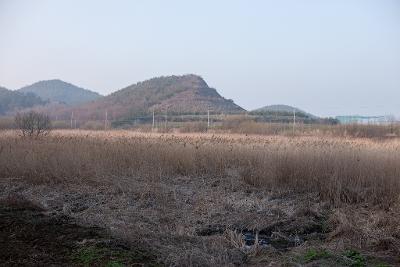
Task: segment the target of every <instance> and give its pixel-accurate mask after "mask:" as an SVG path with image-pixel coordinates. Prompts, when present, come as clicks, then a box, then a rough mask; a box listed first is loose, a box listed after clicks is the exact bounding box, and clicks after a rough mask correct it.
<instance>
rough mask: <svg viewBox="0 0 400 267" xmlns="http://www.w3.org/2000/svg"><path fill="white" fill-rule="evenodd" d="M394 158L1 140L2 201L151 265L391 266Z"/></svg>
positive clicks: (167, 143)
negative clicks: (117, 241)
mask: <svg viewBox="0 0 400 267" xmlns="http://www.w3.org/2000/svg"><path fill="white" fill-rule="evenodd" d="M399 149H400V140H399V139H378V140H376V139H367V138H364V139H360V138H346V137H334V136H331V137H328V136H326V135H323V136H320V135H314V136H293V137H291V136H261V135H260V136H258V135H252V136H247V135H244V134H222V133H221V134H216V133H215V134H212V133H204V134H190V133H185V134H184V133H165V134H161V133H139V132H130V131H122V130H119V131H107V132H105V131H66V130H65V131H54V132H52V134H51V135H50V136H47V137H44V138H38V139H30V138H21V137H19V136H17V134H16V133H15V132H13V131H4V132H2V133H1V136H0V176H1V178H2V179H1V183H0V186H1V193H0V194H1V195H0V196H1V197H2V198H3V199H9V198H10V197H17V198H23V199H26V200H27V201H29V202H32V203H34V204H35V205H37V206H40V207H42V208H43V209H44V210H46V211H47V212H48V213H52V214H53V213H54V214H63V215H66V216H69V217H71V218H74V219H76V220H77V221H78V222H79V223H80V224H82V225H96V226H101V227H104V228H106V229H108V230H109V231H110V232H111V233H112V235H114V236H118V237H121V238H123V239H126V240H128V241H129V242H133V243H134V244H137V245H138V246H139V245H140V246H141V247H144V248H146V249H148V250H149V251H152V253H154V254H155V255H157V261H158V262H159V264H160V265H171V266H230V265H254V266H266V265H270V266H298V265H299V264H302V265H306V266H308V265H309V266H321V265H322V266H324V265H328V266H396V265H399V264H400V262H399V258H398V255H399V254H400V227H399V225H398V222H399V221H400V217H399V214H400V213H399V212H400V208H399V207H400V206H399V204H400V199H399V192H400V153H399V152H400V151H399ZM357 264H358V265H357Z"/></svg>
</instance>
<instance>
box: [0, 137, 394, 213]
mask: <svg viewBox="0 0 400 267" xmlns="http://www.w3.org/2000/svg"><path fill="white" fill-rule="evenodd" d="M399 148H400V142H399V141H397V140H392V141H380V142H375V141H371V140H354V139H353V140H347V139H340V138H330V139H327V138H318V137H297V138H287V137H260V136H259V137H256V136H253V137H243V136H235V135H193V134H192V135H183V134H162V135H160V134H141V133H128V132H111V133H104V132H98V133H93V132H68V133H63V132H56V133H55V134H54V135H53V136H51V137H49V138H45V139H41V140H31V139H21V138H19V137H14V136H13V135H3V136H2V137H1V138H0V163H1V164H0V176H1V177H25V178H30V179H32V181H35V180H38V179H44V180H50V181H51V180H56V181H59V180H70V179H78V180H79V179H84V180H96V179H99V178H106V179H107V178H109V177H120V176H124V177H129V176H142V177H144V176H145V177H148V178H149V179H151V178H152V177H160V176H176V175H184V176H191V177H198V176H216V177H221V178H228V179H229V175H230V174H231V173H232V172H236V173H238V174H239V175H240V176H241V178H242V179H243V180H244V181H246V182H247V183H249V184H251V185H254V186H261V187H264V188H266V189H268V190H279V191H287V192H296V193H314V192H315V193H318V194H319V196H320V197H321V198H322V199H324V200H328V201H330V202H331V203H332V204H333V205H336V206H337V205H340V204H341V203H364V202H367V203H370V204H374V205H375V204H381V205H383V206H386V207H387V206H389V205H391V204H392V203H394V202H396V201H397V200H398V195H399V194H398V193H399V192H400V179H399V177H400V164H399V162H400V154H399V153H398V151H399Z"/></svg>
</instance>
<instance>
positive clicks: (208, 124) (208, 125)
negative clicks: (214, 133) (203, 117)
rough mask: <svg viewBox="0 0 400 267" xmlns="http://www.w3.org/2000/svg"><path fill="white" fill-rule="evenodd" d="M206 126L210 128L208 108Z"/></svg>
mask: <svg viewBox="0 0 400 267" xmlns="http://www.w3.org/2000/svg"><path fill="white" fill-rule="evenodd" d="M207 128H210V110H209V109H208V110H207Z"/></svg>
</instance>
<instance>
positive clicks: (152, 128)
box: [151, 110, 154, 131]
mask: <svg viewBox="0 0 400 267" xmlns="http://www.w3.org/2000/svg"><path fill="white" fill-rule="evenodd" d="M151 130H152V131H154V110H153V125H152V126H151Z"/></svg>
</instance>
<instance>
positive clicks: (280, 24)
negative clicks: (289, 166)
mask: <svg viewBox="0 0 400 267" xmlns="http://www.w3.org/2000/svg"><path fill="white" fill-rule="evenodd" d="M0 38H1V39H0V85H3V86H5V87H7V88H10V89H17V88H19V87H21V86H24V85H27V84H31V83H34V82H36V81H38V80H47V79H54V78H59V79H62V80H65V81H67V82H71V83H74V84H76V85H79V86H82V87H85V88H88V89H92V90H95V91H98V92H100V93H102V94H108V93H110V92H112V91H115V90H117V89H120V88H122V87H125V86H127V85H130V84H132V83H136V82H137V81H141V80H145V79H148V78H151V77H154V76H161V75H171V74H176V75H179V74H186V73H195V74H199V75H201V76H202V77H203V78H204V79H205V80H206V82H207V83H208V84H209V85H210V86H212V87H215V88H216V89H217V90H218V91H219V92H220V93H221V94H222V95H223V96H225V97H227V98H231V99H233V100H234V101H235V102H236V103H238V104H239V105H241V106H243V107H244V108H246V109H253V108H258V107H261V106H264V105H268V104H289V105H295V106H297V107H300V108H302V109H304V110H306V111H308V112H311V113H315V114H317V115H322V116H327V115H339V114H350V113H351V114H375V115H384V114H396V115H398V116H400V1H399V0H374V1H371V0H331V1H329V0H279V1H278V0H275V1H272V0H271V1H268V0H259V1H257V0H241V1H239V0H220V1H218V0H201V1H200V0H199V1H189V0H180V1H179V0H168V1H167V0H158V1H157V0H136V1H135V0H131V1H122V0H112V1H111V0H109V1H99V0H87V1H83V0H0Z"/></svg>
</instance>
